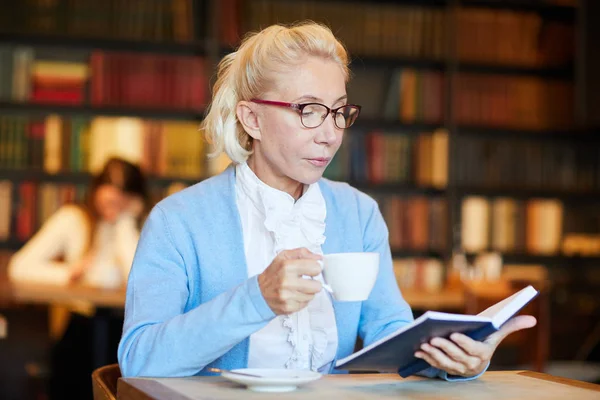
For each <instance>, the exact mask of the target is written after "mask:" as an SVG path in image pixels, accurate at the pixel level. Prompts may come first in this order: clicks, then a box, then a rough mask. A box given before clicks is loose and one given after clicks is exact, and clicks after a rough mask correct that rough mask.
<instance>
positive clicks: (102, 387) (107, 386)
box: [92, 364, 121, 400]
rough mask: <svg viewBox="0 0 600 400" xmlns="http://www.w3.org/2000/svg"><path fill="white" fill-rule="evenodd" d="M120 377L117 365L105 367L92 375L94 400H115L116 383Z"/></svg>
mask: <svg viewBox="0 0 600 400" xmlns="http://www.w3.org/2000/svg"><path fill="white" fill-rule="evenodd" d="M120 377H121V369H120V368H119V364H110V365H105V366H104V367H100V368H98V369H96V370H95V371H94V372H93V373H92V389H93V391H94V400H116V398H117V381H118V380H119V378H120Z"/></svg>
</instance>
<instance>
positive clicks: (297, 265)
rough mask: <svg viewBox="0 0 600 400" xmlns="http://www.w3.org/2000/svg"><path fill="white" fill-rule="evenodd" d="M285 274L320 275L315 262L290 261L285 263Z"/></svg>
mask: <svg viewBox="0 0 600 400" xmlns="http://www.w3.org/2000/svg"><path fill="white" fill-rule="evenodd" d="M286 272H291V273H292V274H294V275H295V276H303V275H308V276H318V275H319V274H320V273H321V265H320V264H319V263H318V262H317V260H306V259H303V260H292V261H288V262H287V264H286Z"/></svg>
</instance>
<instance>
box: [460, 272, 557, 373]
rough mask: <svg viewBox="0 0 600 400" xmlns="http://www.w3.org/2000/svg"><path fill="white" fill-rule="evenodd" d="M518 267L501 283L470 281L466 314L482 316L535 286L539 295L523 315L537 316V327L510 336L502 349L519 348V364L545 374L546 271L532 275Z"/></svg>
mask: <svg viewBox="0 0 600 400" xmlns="http://www.w3.org/2000/svg"><path fill="white" fill-rule="evenodd" d="M522 268H523V267H520V266H519V267H518V268H517V267H515V268H514V269H510V268H509V269H507V270H506V273H504V274H503V277H502V280H501V281H500V282H489V283H488V282H467V283H466V284H465V313H466V314H478V313H480V312H481V311H483V310H485V309H486V308H488V307H490V306H491V305H493V304H495V303H497V302H498V301H500V300H502V299H504V298H506V297H508V296H510V295H511V294H513V293H515V292H517V291H518V290H520V289H522V288H524V287H526V286H527V285H530V284H531V285H533V286H534V287H535V288H536V289H537V290H538V291H539V295H538V296H537V298H535V299H534V300H533V301H532V302H531V303H529V304H528V305H527V306H526V307H525V308H524V309H523V310H522V311H521V312H520V313H519V314H522V315H525V314H528V315H533V316H534V317H536V319H537V325H536V326H535V327H534V328H530V329H525V330H522V331H519V332H515V333H512V334H511V335H509V336H508V337H506V338H505V339H504V340H503V341H502V343H501V344H500V346H499V349H503V348H504V349H508V348H509V347H513V348H515V347H516V348H517V349H518V355H519V356H518V360H516V361H517V363H519V364H521V365H528V366H531V368H532V369H533V370H535V371H538V372H543V371H544V369H545V367H546V365H547V363H548V358H549V350H550V295H549V286H550V285H549V283H548V280H547V273H544V271H545V268H542V269H540V268H539V267H536V268H532V269H531V270H530V271H529V272H527V271H526V270H523V269H522Z"/></svg>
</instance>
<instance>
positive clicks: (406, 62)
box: [350, 55, 446, 72]
mask: <svg viewBox="0 0 600 400" xmlns="http://www.w3.org/2000/svg"><path fill="white" fill-rule="evenodd" d="M373 67H385V68H414V69H423V70H434V71H443V70H445V69H446V63H445V62H444V61H443V60H428V59H418V58H408V57H401V56H398V57H392V56H390V57H387V56H358V55H357V56H353V58H352V61H351V62H350V69H351V70H352V71H353V72H355V71H356V70H365V69H368V68H373Z"/></svg>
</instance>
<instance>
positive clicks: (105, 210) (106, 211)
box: [94, 185, 127, 223]
mask: <svg viewBox="0 0 600 400" xmlns="http://www.w3.org/2000/svg"><path fill="white" fill-rule="evenodd" d="M126 205H127V198H126V196H125V194H124V193H123V191H122V190H121V189H119V188H118V187H116V186H114V185H100V186H99V187H98V189H96V193H95V195H94V206H95V207H96V211H97V213H98V215H99V216H100V219H102V220H103V221H106V222H109V223H114V222H116V220H117V218H118V217H119V215H120V214H121V213H122V212H123V210H124V209H125V207H126Z"/></svg>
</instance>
